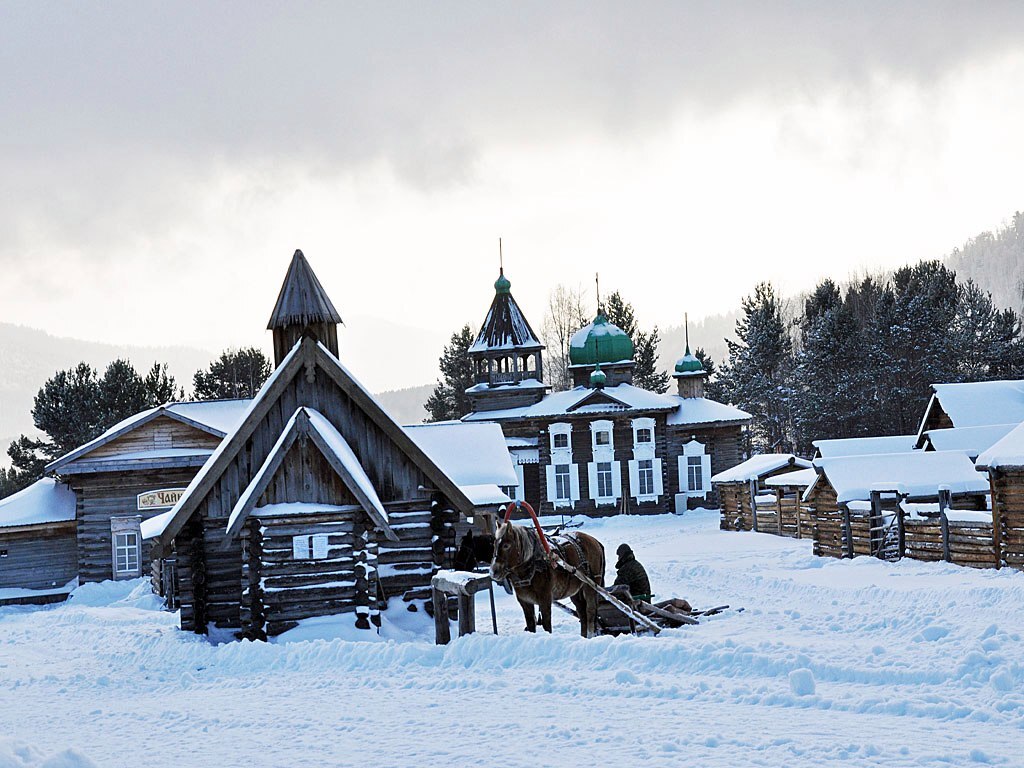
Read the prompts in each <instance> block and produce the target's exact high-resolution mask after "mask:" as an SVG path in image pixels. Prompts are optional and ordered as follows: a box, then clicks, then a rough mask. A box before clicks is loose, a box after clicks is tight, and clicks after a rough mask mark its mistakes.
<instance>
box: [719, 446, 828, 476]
mask: <svg viewBox="0 0 1024 768" xmlns="http://www.w3.org/2000/svg"><path fill="white" fill-rule="evenodd" d="M810 466H811V462H809V461H807V459H801V458H799V457H798V456H794V455H793V454H792V453H761V454H758V455H757V456H751V457H750V458H749V459H747V460H746V461H744V462H741V463H740V464H737V465H736V466H735V467H732V468H730V469H726V470H723V471H722V472H719V473H718V474H717V475H713V476H712V478H711V482H712V483H742V482H746V481H748V480H757V479H758V478H760V477H763V476H764V475H767V474H768V473H770V472H777V471H778V470H780V469H783V468H784V467H802V468H806V467H810Z"/></svg>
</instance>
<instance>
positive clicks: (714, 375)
mask: <svg viewBox="0 0 1024 768" xmlns="http://www.w3.org/2000/svg"><path fill="white" fill-rule="evenodd" d="M693 356H694V357H696V358H697V359H698V360H700V364H701V365H702V366H704V372H705V373H706V374H707V375H708V377H707V378H706V379H705V380H704V396H705V397H707V398H709V399H711V400H719V401H722V400H727V399H728V395H727V394H726V392H725V391H724V389H723V387H722V383H721V381H719V375H718V368H717V367H716V366H715V361H714V359H713V358H712V357H711V355H709V354H708V353H707V352H706V351H704V347H697V348H696V349H695V350H694V351H693Z"/></svg>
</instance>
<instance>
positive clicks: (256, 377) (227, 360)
mask: <svg viewBox="0 0 1024 768" xmlns="http://www.w3.org/2000/svg"><path fill="white" fill-rule="evenodd" d="M270 371H271V365H270V360H269V359H268V358H267V356H266V355H265V354H263V352H262V351H261V350H260V349H257V348H256V347H246V348H243V349H227V350H225V351H224V352H222V353H221V355H220V357H219V358H217V359H216V360H214V361H213V362H212V363H210V367H209V368H207V369H206V370H205V371H196V374H195V376H194V377H193V378H192V388H193V390H194V391H195V392H194V396H195V398H196V400H225V399H236V398H252V397H255V396H256V393H257V392H259V391H260V387H262V386H263V382H265V381H266V380H267V378H268V377H269V376H270Z"/></svg>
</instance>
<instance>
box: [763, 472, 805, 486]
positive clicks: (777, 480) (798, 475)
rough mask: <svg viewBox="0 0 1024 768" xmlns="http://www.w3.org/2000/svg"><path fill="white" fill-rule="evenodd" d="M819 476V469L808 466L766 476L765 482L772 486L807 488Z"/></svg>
mask: <svg viewBox="0 0 1024 768" xmlns="http://www.w3.org/2000/svg"><path fill="white" fill-rule="evenodd" d="M817 476H818V472H817V470H816V469H814V467H808V468H806V469H798V470H795V471H793V472H783V473H782V474H781V475H772V476H771V477H766V478H765V481H764V484H765V485H767V486H769V487H771V488H806V487H807V486H809V485H810V484H811V483H813V482H814V479H815V478H816V477H817Z"/></svg>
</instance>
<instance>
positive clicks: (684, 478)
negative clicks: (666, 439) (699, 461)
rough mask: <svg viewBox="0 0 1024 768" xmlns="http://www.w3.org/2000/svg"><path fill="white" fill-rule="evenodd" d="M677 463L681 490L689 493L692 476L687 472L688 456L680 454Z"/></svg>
mask: <svg viewBox="0 0 1024 768" xmlns="http://www.w3.org/2000/svg"><path fill="white" fill-rule="evenodd" d="M676 463H677V464H678V465H679V492H680V493H687V492H688V491H689V490H690V476H689V474H687V468H686V456H685V455H684V456H680V457H679V458H678V459H676Z"/></svg>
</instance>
